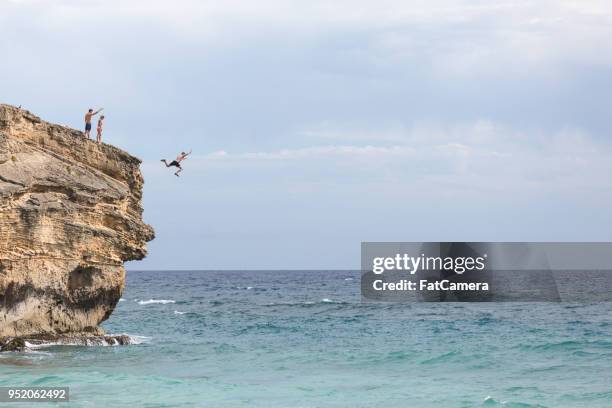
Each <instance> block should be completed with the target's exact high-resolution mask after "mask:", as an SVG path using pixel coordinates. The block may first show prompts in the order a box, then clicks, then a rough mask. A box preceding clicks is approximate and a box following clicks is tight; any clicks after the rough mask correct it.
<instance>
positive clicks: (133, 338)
mask: <svg viewBox="0 0 612 408" xmlns="http://www.w3.org/2000/svg"><path fill="white" fill-rule="evenodd" d="M127 336H129V337H130V344H143V343H148V342H150V341H151V339H152V337H147V336H137V335H130V334H128V335H127Z"/></svg>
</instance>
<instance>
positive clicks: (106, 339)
mask: <svg viewBox="0 0 612 408" xmlns="http://www.w3.org/2000/svg"><path fill="white" fill-rule="evenodd" d="M123 336H125V337H127V339H128V341H127V344H142V343H147V342H148V341H149V340H151V337H146V336H138V335H130V334H125V333H123V334H109V335H106V336H94V337H91V338H87V337H66V338H60V339H58V340H55V341H43V342H40V343H38V342H37V343H31V342H29V341H27V340H26V341H25V346H26V349H27V350H28V351H30V350H33V351H35V350H39V349H45V348H49V347H57V346H71V347H74V346H77V347H113V346H119V345H122V344H121V343H120V342H119V341H118V340H117V339H116V337H123ZM123 345H125V343H124V344H123Z"/></svg>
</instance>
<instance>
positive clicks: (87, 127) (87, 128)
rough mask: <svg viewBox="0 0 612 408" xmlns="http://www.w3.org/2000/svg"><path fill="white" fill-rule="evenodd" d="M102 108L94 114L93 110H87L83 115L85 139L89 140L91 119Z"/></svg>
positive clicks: (99, 110)
mask: <svg viewBox="0 0 612 408" xmlns="http://www.w3.org/2000/svg"><path fill="white" fill-rule="evenodd" d="M102 110H104V108H100V109H98V110H97V111H95V112H94V110H93V109H89V110H88V111H87V113H86V114H85V137H86V138H88V139H89V133H90V132H91V118H93V117H94V116H96V115H97V114H98V113H100V112H101V111H102Z"/></svg>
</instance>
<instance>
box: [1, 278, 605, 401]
mask: <svg viewBox="0 0 612 408" xmlns="http://www.w3.org/2000/svg"><path fill="white" fill-rule="evenodd" d="M103 327H104V328H105V329H106V331H107V332H109V333H112V334H121V333H126V334H128V335H130V336H131V337H132V338H133V339H135V341H137V342H138V343H139V344H134V345H130V346H116V347H100V346H97V347H83V346H51V347H45V348H41V349H37V350H32V351H29V352H27V353H23V354H19V353H2V354H0V386H68V387H70V402H69V403H60V404H45V403H36V404H30V405H31V406H35V407H43V406H60V407H61V406H64V407H215V408H216V407H262V408H264V407H265V408H273V407H303V408H306V407H351V408H353V407H418V408H425V407H506V408H511V407H521V408H523V407H555V408H558V407H594V408H595V407H606V408H609V407H612V303H543V302H542V303H405V304H387V303H362V302H361V297H360V276H359V272H358V271H236V272H230V271H220V272H215V271H149V272H142V271H132V272H128V275H127V283H126V288H125V291H124V294H123V298H122V301H120V302H119V304H118V305H117V308H116V309H115V311H114V313H113V314H112V315H111V317H110V319H109V320H108V321H106V322H105V323H104V324H103ZM5 405H6V406H25V405H24V404H12V403H11V404H5ZM26 405H27V404H26Z"/></svg>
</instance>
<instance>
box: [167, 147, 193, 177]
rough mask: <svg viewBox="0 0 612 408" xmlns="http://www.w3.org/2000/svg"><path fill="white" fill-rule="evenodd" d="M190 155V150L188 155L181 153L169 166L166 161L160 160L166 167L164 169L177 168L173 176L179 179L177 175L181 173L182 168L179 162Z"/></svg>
mask: <svg viewBox="0 0 612 408" xmlns="http://www.w3.org/2000/svg"><path fill="white" fill-rule="evenodd" d="M190 154H191V150H189V153H185V152H181V154H179V155H178V156H176V160H172V162H170V164H168V162H167V161H166V159H161V161H162V162H163V163H164V164H165V165H166V167H172V166H174V167H178V170H177V171H176V173H174V175H175V176H176V177H179V173H180V172H181V171H183V168H182V167H181V162H182V161H183V160H185V158H186V157H187V156H189V155H190Z"/></svg>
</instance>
